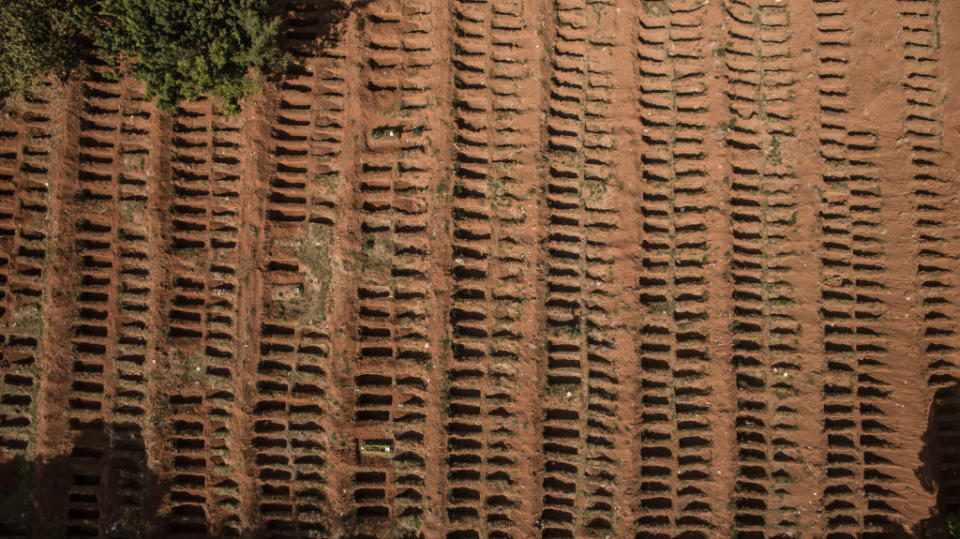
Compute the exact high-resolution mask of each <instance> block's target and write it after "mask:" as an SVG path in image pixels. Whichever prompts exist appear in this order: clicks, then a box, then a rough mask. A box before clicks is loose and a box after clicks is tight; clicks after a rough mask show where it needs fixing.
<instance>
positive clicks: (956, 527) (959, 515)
mask: <svg viewBox="0 0 960 539" xmlns="http://www.w3.org/2000/svg"><path fill="white" fill-rule="evenodd" d="M947 530H948V531H949V532H950V537H953V538H954V539H960V511H954V512H952V513H950V514H949V515H947Z"/></svg>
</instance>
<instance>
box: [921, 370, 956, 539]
mask: <svg viewBox="0 0 960 539" xmlns="http://www.w3.org/2000/svg"><path fill="white" fill-rule="evenodd" d="M920 461H921V462H922V463H923V464H922V465H921V466H920V468H918V469H917V470H916V474H917V478H918V479H919V480H920V483H921V484H922V485H923V487H924V488H925V489H926V490H927V492H931V493H936V495H937V505H936V507H934V508H933V511H932V512H931V514H930V516H929V517H928V518H926V519H924V520H923V521H922V522H920V523H919V524H918V525H917V526H916V527H914V529H913V530H911V533H910V535H909V536H910V537H925V538H926V537H929V538H941V537H950V534H949V532H948V531H947V517H948V516H949V515H950V514H952V513H956V512H958V511H960V384H958V383H955V384H953V385H951V386H946V387H943V388H941V389H939V390H938V391H937V393H936V395H935V397H934V399H933V403H932V404H931V405H930V413H929V415H928V420H927V431H926V433H925V434H924V436H923V450H922V451H921V452H920Z"/></svg>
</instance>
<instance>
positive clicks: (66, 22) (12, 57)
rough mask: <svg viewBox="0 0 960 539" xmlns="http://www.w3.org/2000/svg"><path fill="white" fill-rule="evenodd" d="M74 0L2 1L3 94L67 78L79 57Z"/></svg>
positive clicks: (0, 72) (0, 50)
mask: <svg viewBox="0 0 960 539" xmlns="http://www.w3.org/2000/svg"><path fill="white" fill-rule="evenodd" d="M73 3H74V2H73V0H0V95H5V94H7V93H9V92H11V91H28V92H29V91H31V90H35V89H36V88H37V87H38V85H39V83H40V80H41V79H42V77H43V76H45V75H50V74H54V75H59V76H61V77H62V76H66V75H67V74H68V73H69V71H70V69H71V67H72V66H73V65H74V64H75V63H76V62H77V60H78V58H79V52H80V46H79V45H78V44H79V42H80V40H79V29H78V28H77V26H76V25H75V24H74V21H73V19H72V18H71V16H70V15H71V12H72V9H73V7H74V5H73Z"/></svg>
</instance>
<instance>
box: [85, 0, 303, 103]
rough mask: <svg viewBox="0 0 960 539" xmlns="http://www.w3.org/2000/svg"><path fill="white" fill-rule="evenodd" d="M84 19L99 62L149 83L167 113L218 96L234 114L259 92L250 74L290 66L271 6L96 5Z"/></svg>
mask: <svg viewBox="0 0 960 539" xmlns="http://www.w3.org/2000/svg"><path fill="white" fill-rule="evenodd" d="M78 13H80V20H81V26H82V27H83V28H84V30H86V31H87V32H88V33H89V34H90V35H92V36H94V43H95V45H96V46H97V48H98V49H99V53H100V55H101V56H102V57H103V58H104V59H105V60H106V61H107V62H109V63H110V64H112V65H113V66H115V67H117V68H118V74H119V73H122V72H124V71H129V72H132V73H133V74H134V76H136V77H137V78H139V79H141V80H143V81H144V83H146V89H147V96H148V97H150V98H157V104H158V106H159V107H160V108H161V109H164V110H167V111H170V110H172V109H173V107H174V106H176V104H177V103H180V102H182V101H193V100H196V99H199V98H201V97H203V96H204V95H207V94H213V95H215V96H219V97H221V98H223V100H224V105H223V110H224V112H226V113H228V114H230V113H235V112H237V111H238V110H239V105H238V103H237V101H238V100H239V99H241V98H242V97H244V96H247V95H250V94H252V93H255V92H257V91H258V90H259V89H260V81H259V80H258V75H257V74H254V75H252V76H251V68H257V69H259V70H262V71H267V70H275V69H281V68H282V67H283V65H284V64H285V58H284V56H283V55H282V54H281V53H280V50H279V48H278V44H277V36H278V32H279V26H280V20H279V19H278V18H270V17H269V16H268V6H267V3H266V0H96V1H95V2H94V4H93V5H92V6H89V7H87V8H85V9H84V10H82V11H81V10H78Z"/></svg>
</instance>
